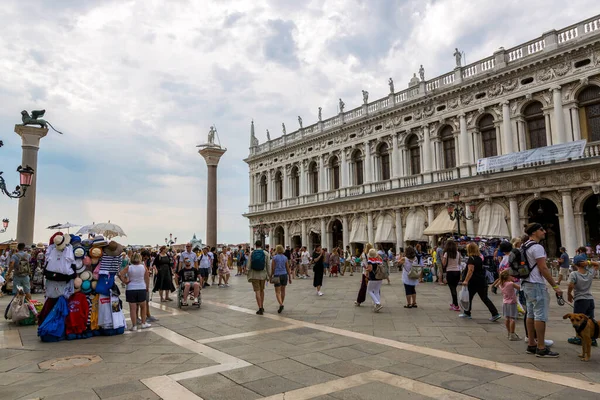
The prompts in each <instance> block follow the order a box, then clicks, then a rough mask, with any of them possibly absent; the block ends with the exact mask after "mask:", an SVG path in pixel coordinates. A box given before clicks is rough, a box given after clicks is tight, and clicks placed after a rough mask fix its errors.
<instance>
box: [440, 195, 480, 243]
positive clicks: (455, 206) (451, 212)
mask: <svg viewBox="0 0 600 400" xmlns="http://www.w3.org/2000/svg"><path fill="white" fill-rule="evenodd" d="M452 197H453V200H454V201H453V202H450V203H448V204H447V205H446V207H447V209H448V216H449V217H450V219H451V220H452V221H456V229H457V231H458V236H460V221H461V219H462V220H463V221H465V223H466V222H467V220H472V219H473V214H474V213H475V204H473V203H469V205H468V207H469V211H470V212H471V215H470V216H468V215H467V213H466V207H467V205H466V204H465V203H464V202H462V201H460V193H458V192H455V193H454V195H453V196H452ZM467 233H468V232H467Z"/></svg>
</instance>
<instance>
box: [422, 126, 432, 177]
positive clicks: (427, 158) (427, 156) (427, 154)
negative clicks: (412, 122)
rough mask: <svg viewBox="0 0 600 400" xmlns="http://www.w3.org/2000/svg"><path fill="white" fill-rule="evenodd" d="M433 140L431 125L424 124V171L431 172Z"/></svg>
mask: <svg viewBox="0 0 600 400" xmlns="http://www.w3.org/2000/svg"><path fill="white" fill-rule="evenodd" d="M431 161H432V159H431V140H430V138H429V125H427V124H425V125H423V172H425V173H428V172H431V165H432V163H431Z"/></svg>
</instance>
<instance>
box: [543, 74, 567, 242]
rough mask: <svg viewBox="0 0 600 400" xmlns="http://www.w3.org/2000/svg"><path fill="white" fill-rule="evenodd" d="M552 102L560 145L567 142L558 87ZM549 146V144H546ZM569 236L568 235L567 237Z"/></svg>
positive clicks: (557, 140)
mask: <svg viewBox="0 0 600 400" xmlns="http://www.w3.org/2000/svg"><path fill="white" fill-rule="evenodd" d="M552 100H553V103H554V127H553V128H554V129H556V143H555V144H561V143H566V142H567V134H566V132H565V114H564V112H563V104H562V91H561V90H560V86H558V87H555V88H553V89H552ZM548 144H550V143H548ZM569 236H570V235H569Z"/></svg>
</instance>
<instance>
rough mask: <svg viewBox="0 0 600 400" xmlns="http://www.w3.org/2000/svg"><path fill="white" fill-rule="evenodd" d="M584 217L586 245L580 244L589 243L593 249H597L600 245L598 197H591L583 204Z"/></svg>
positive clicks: (599, 207)
mask: <svg viewBox="0 0 600 400" xmlns="http://www.w3.org/2000/svg"><path fill="white" fill-rule="evenodd" d="M583 215H584V218H583V220H584V224H585V225H584V230H585V243H578V244H579V245H584V244H587V243H589V244H590V246H592V248H595V246H596V244H598V243H600V199H598V196H597V195H591V196H590V197H588V199H587V200H586V201H585V202H584V203H583Z"/></svg>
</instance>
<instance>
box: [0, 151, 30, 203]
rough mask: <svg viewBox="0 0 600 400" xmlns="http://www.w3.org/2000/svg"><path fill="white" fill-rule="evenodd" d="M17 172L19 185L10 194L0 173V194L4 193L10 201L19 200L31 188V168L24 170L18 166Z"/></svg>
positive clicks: (26, 167) (0, 172)
mask: <svg viewBox="0 0 600 400" xmlns="http://www.w3.org/2000/svg"><path fill="white" fill-rule="evenodd" d="M2 146H4V143H2V141H1V140H0V147H2ZM17 172H18V173H19V174H20V175H21V179H20V185H17V187H16V188H15V190H13V191H12V192H9V191H8V189H7V188H6V182H5V181H4V178H3V177H2V174H3V172H2V171H0V192H2V193H4V194H5V195H6V196H8V197H10V198H11V199H19V198H21V197H23V196H25V192H26V191H27V188H28V187H29V186H31V181H32V179H33V173H34V171H33V168H31V167H30V166H29V165H27V166H25V167H24V168H23V166H21V165H19V167H18V168H17Z"/></svg>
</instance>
